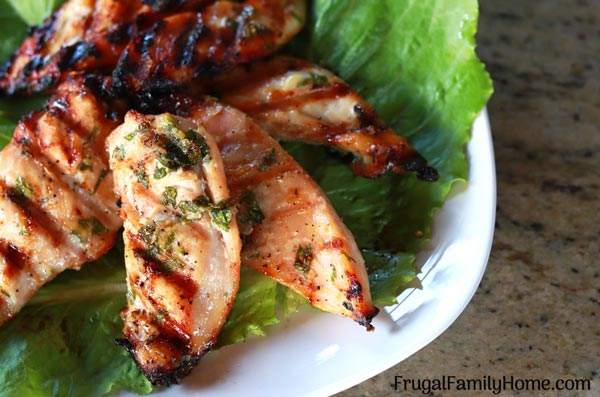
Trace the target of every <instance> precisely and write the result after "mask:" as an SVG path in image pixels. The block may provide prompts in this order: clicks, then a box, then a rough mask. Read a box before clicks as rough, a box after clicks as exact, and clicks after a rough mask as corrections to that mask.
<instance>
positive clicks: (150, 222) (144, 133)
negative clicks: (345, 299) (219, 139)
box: [107, 111, 241, 386]
mask: <svg viewBox="0 0 600 397" xmlns="http://www.w3.org/2000/svg"><path fill="white" fill-rule="evenodd" d="M107 146H108V149H109V152H110V153H111V157H110V167H111V170H112V171H113V175H114V181H115V190H116V192H117V194H118V196H120V198H121V200H122V207H121V211H120V214H121V217H122V218H123V220H124V225H125V231H124V234H123V238H124V241H125V265H126V269H127V285H128V307H127V308H126V309H124V310H123V311H122V312H121V317H122V318H123V322H124V329H123V333H124V335H125V339H123V340H120V341H119V343H120V344H122V345H123V346H125V347H126V348H127V349H128V350H129V352H130V353H131V355H132V357H133V358H134V359H135V361H136V362H137V364H138V366H139V367H140V368H141V369H142V371H143V372H144V374H145V375H146V376H147V377H148V379H150V381H151V382H152V383H153V384H154V385H159V386H168V385H170V384H172V383H177V382H178V381H179V380H180V379H181V378H182V377H183V376H185V375H187V374H188V373H189V372H190V371H191V369H192V368H193V367H194V365H195V364H196V363H197V361H198V360H199V359H200V357H201V356H202V355H203V354H204V353H205V352H206V351H208V350H209V349H210V348H211V347H212V346H213V345H214V343H215V341H216V338H217V335H218V333H219V331H220V330H221V327H222V326H223V324H224V323H225V320H226V318H227V315H228V314H229V311H230V309H231V306H232V305H233V301H234V298H235V295H236V293H237V290H238V286H239V277H240V251H241V241H240V236H239V231H238V228H237V224H236V220H235V217H234V215H233V212H232V210H231V209H229V208H228V204H227V202H228V199H229V192H228V189H227V184H226V181H225V173H224V170H223V163H222V160H221V156H220V154H219V149H218V148H217V146H216V144H215V143H214V141H213V139H212V138H211V137H210V136H209V135H208V134H207V133H206V131H205V130H204V129H203V128H201V127H198V126H197V125H196V124H194V123H193V122H191V121H189V120H185V119H182V118H176V117H174V116H172V115H170V114H163V115H160V116H143V115H141V114H139V113H136V112H133V111H132V112H129V113H128V114H127V116H126V117H125V123H124V124H123V125H121V126H120V127H119V128H117V129H116V130H115V131H114V132H113V133H112V134H111V135H110V137H109V138H108V140H107Z"/></svg>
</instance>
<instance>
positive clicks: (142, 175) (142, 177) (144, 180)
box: [133, 166, 150, 189]
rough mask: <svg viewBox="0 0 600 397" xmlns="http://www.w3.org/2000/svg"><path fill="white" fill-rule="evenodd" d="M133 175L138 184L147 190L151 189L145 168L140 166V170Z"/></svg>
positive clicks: (134, 171) (137, 169)
mask: <svg viewBox="0 0 600 397" xmlns="http://www.w3.org/2000/svg"><path fill="white" fill-rule="evenodd" d="M133 173H134V174H135V176H136V177H137V180H138V182H139V183H141V184H142V186H143V187H145V188H146V189H147V188H149V187H150V182H149V181H148V174H146V170H145V169H144V167H143V166H139V167H138V168H136V169H135V170H133Z"/></svg>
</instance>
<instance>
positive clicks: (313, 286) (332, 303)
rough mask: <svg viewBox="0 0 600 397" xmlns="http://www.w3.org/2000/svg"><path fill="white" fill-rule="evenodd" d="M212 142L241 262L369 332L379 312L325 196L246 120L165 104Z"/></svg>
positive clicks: (181, 103) (229, 111) (209, 103)
mask: <svg viewBox="0 0 600 397" xmlns="http://www.w3.org/2000/svg"><path fill="white" fill-rule="evenodd" d="M165 103H166V104H167V105H170V106H171V109H172V111H173V112H177V113H179V115H181V116H183V117H188V118H190V119H191V120H194V122H196V123H197V124H199V125H201V126H203V127H204V128H205V129H206V130H207V131H209V132H210V134H211V135H212V136H213V137H214V138H215V141H216V142H217V145H218V146H219V149H220V151H221V155H222V157H223V163H224V166H225V174H226V177H227V184H228V186H229V189H230V191H231V196H232V199H233V200H234V201H235V202H236V203H238V205H239V212H238V216H237V219H238V225H239V228H240V232H241V234H242V239H243V242H244V245H243V249H242V263H243V264H245V265H246V266H248V267H250V268H253V269H255V270H258V271H260V272H262V273H264V274H266V275H268V276H270V277H272V278H273V279H275V280H276V281H278V282H279V283H281V284H283V285H285V286H287V287H289V288H291V289H293V290H294V291H296V292H298V293H299V294H301V295H302V296H304V297H305V298H306V299H308V300H309V302H310V303H311V304H312V305H313V306H315V307H317V308H319V309H321V310H324V311H327V312H331V313H335V314H340V315H343V316H346V317H350V318H352V319H354V320H355V321H357V322H358V323H360V324H361V325H364V326H365V327H366V328H367V329H368V330H371V329H372V328H373V327H372V325H371V320H372V318H373V317H374V316H375V315H376V314H377V312H378V309H377V308H376V307H375V306H374V305H373V304H372V302H371V295H370V289H369V279H368V276H367V272H366V269H365V265H364V260H363V258H362V255H361V253H360V250H359V248H358V246H357V245H356V242H355V240H354V237H353V236H352V234H351V233H350V231H349V230H348V229H347V228H346V226H345V225H344V224H343V222H342V220H341V219H340V218H339V216H338V215H337V214H336V212H335V210H334V209H333V207H332V205H331V203H330V202H329V200H328V198H327V196H326V194H325V193H324V192H323V191H322V190H321V188H320V187H319V186H318V185H317V184H316V182H314V180H313V179H312V178H311V177H310V176H309V175H308V174H307V173H306V171H304V170H303V169H302V168H301V167H300V165H298V163H296V162H295V160H294V159H293V158H292V157H291V156H290V155H289V154H288V153H287V152H286V151H285V150H284V149H283V148H282V147H281V146H280V145H279V144H278V143H277V141H275V140H274V139H273V138H271V137H270V136H269V135H268V134H267V133H266V132H264V131H263V130H262V129H261V128H260V127H259V126H258V125H257V124H256V123H254V122H253V121H252V119H251V118H250V117H248V116H247V115H246V114H244V113H242V112H240V111H239V110H237V109H234V108H232V107H229V106H226V105H223V104H221V103H219V102H217V101H216V100H214V99H212V98H208V97H207V98H205V99H204V101H203V102H202V103H198V101H195V100H192V99H190V98H184V97H179V98H178V99H177V98H174V97H171V98H170V99H169V100H167V101H165Z"/></svg>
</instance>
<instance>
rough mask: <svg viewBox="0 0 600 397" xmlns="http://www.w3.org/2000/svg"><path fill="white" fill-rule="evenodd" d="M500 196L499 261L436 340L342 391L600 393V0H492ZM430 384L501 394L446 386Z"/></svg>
mask: <svg viewBox="0 0 600 397" xmlns="http://www.w3.org/2000/svg"><path fill="white" fill-rule="evenodd" d="M477 38H478V53H479V56H480V57H481V58H482V60H483V61H484V62H485V63H486V65H487V68H488V71H489V72H490V73H491V75H492V78H493V80H494V85H495V94H494V95H493V97H492V99H491V101H490V103H489V105H488V110H489V115H490V121H491V126H492V133H493V139H494V146H495V153H496V167H497V178H498V207H497V220H496V230H495V237H494V243H493V247H492V252H491V256H490V260H489V263H488V268H487V272H486V274H485V276H484V278H483V281H482V283H481V285H480V286H479V289H478V291H477V293H476V294H475V296H474V298H473V300H472V301H471V303H470V304H469V306H468V307H467V309H466V310H465V311H464V313H463V314H462V315H461V316H460V317H459V318H458V320H457V321H456V322H455V323H454V324H453V325H452V326H451V327H450V328H449V329H448V330H447V331H446V332H445V333H444V334H442V335H441V336H440V337H439V338H438V339H436V340H435V341H434V342H433V343H431V344H430V345H428V346H426V347H425V348H424V349H423V350H421V351H420V352H418V353H417V354H415V355H414V356H412V357H410V358H409V359H407V360H405V361H404V362H402V363H400V364H398V365H396V366H395V367H393V368H391V369H389V370H388V371H386V372H384V373H382V374H380V375H379V376H376V377H375V378H372V379H370V380H368V381H366V382H364V383H362V384H360V385H358V386H356V387H354V388H352V389H349V390H347V391H345V392H343V393H340V394H339V395H338V396H337V397H359V396H360V397H366V396H391V395H402V396H410V397H412V396H423V395H424V394H423V393H421V392H419V391H402V390H401V389H399V390H394V388H393V384H394V377H395V376H397V375H399V376H404V377H410V378H414V379H418V378H420V379H425V378H429V379H433V378H438V379H442V377H443V376H444V375H446V376H449V375H454V376H456V377H460V378H482V377H485V376H487V375H489V376H492V377H496V378H500V377H502V376H506V377H510V376H514V377H519V378H530V379H535V378H537V379H543V378H547V379H551V380H553V381H554V380H558V379H589V380H590V381H591V387H592V390H591V391H587V392H585V391H570V392H566V391H561V392H559V391H548V392H533V391H522V392H520V393H519V392H515V391H513V392H508V391H507V392H502V393H501V394H500V395H501V396H512V395H522V396H561V397H562V396H586V397H587V396H590V397H591V396H600V259H599V257H600V1H598V0H587V1H586V0H570V1H569V0H544V1H522V0H504V1H498V0H480V23H479V33H478V36H477ZM427 395H429V396H440V397H450V396H452V397H454V396H459V395H460V396H483V395H492V393H487V394H486V393H482V392H459V391H456V390H451V391H434V392H432V393H431V394H427Z"/></svg>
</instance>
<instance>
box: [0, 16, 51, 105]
mask: <svg viewBox="0 0 600 397" xmlns="http://www.w3.org/2000/svg"><path fill="white" fill-rule="evenodd" d="M58 12H60V9H59V10H57V11H56V12H55V13H53V14H52V15H50V16H49V17H48V18H46V20H45V21H44V22H43V23H42V24H40V25H36V26H32V27H30V28H29V30H28V31H27V37H26V38H25V42H24V43H23V44H22V45H21V46H19V48H17V50H16V51H15V52H14V53H13V54H12V55H11V56H10V57H9V58H8V60H7V61H6V62H5V63H4V65H3V66H2V67H0V94H1V95H13V94H15V93H17V92H21V91H23V92H25V93H33V92H40V91H43V90H44V89H46V88H48V87H50V86H51V85H52V84H54V83H56V81H57V80H58V75H57V71H56V70H53V71H51V72H49V73H48V74H47V75H46V76H44V78H43V79H41V80H39V81H37V82H34V83H33V84H32V83H31V82H30V81H29V79H28V78H29V77H30V76H31V75H32V74H33V73H35V72H39V71H40V70H41V69H42V68H43V67H45V66H46V64H47V62H46V60H45V59H44V58H45V57H44V56H42V55H41V54H35V55H33V57H32V58H31V60H30V61H29V62H27V64H26V65H25V66H24V67H23V70H22V71H21V73H20V74H19V75H18V77H17V78H16V79H14V80H12V79H11V77H10V76H9V71H10V69H11V65H12V64H13V62H14V61H15V59H16V58H17V56H18V55H19V54H20V53H21V51H22V49H23V47H24V46H25V45H27V44H28V42H29V41H31V42H32V44H34V47H33V49H34V50H35V51H41V50H42V49H43V47H44V43H46V42H47V41H48V40H50V39H51V38H52V35H53V34H54V32H55V28H56V22H57V15H58Z"/></svg>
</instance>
